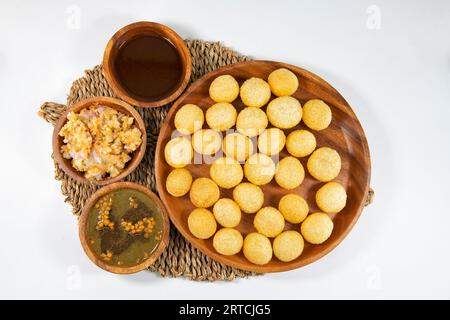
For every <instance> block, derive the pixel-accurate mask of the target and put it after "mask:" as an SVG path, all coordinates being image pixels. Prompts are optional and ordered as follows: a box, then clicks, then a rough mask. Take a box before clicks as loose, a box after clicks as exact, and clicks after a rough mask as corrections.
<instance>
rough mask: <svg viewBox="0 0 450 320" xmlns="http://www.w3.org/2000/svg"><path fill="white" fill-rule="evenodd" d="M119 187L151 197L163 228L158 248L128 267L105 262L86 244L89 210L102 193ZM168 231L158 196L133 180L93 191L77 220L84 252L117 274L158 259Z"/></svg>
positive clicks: (95, 261) (164, 211)
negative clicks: (158, 211)
mask: <svg viewBox="0 0 450 320" xmlns="http://www.w3.org/2000/svg"><path fill="white" fill-rule="evenodd" d="M119 189H133V190H137V191H140V192H142V193H144V194H146V195H147V196H148V197H149V198H150V199H152V200H153V201H154V202H155V203H156V206H157V207H159V209H160V212H161V214H162V218H163V219H162V220H163V230H162V238H161V241H160V243H159V245H158V248H156V250H155V251H153V253H152V254H151V255H150V256H149V257H148V258H147V259H146V260H144V261H142V262H141V263H139V264H137V265H134V266H130V267H119V266H113V265H110V264H108V263H105V262H104V261H103V260H102V259H101V258H100V257H98V256H97V255H96V254H95V253H94V252H93V251H92V250H91V247H90V246H89V244H88V239H87V238H88V236H87V221H88V216H89V212H90V211H91V209H92V207H93V206H94V205H95V204H96V203H97V200H98V199H99V198H101V197H103V196H104V195H106V194H108V193H110V192H112V191H115V190H119ZM169 231H170V222H169V217H168V214H167V211H166V209H165V207H164V205H163V203H162V202H161V200H160V199H159V198H158V196H157V195H156V194H154V193H153V192H152V191H151V190H150V189H148V188H146V187H144V186H142V185H140V184H137V183H133V182H116V183H113V184H110V185H107V186H105V187H103V188H101V189H99V190H97V192H95V193H94V194H93V195H92V196H91V197H90V198H89V199H88V201H87V202H86V204H85V206H84V208H83V212H82V213H81V216H80V219H79V220H78V235H79V238H80V242H81V245H82V247H83V250H84V252H85V253H86V255H87V256H88V257H89V259H90V260H91V261H92V262H94V263H95V264H96V265H97V266H99V267H100V268H102V269H103V270H106V271H109V272H112V273H117V274H130V273H136V272H138V271H141V270H144V269H146V268H148V267H149V266H150V265H152V264H153V262H155V261H156V259H158V257H159V256H160V255H161V253H162V252H163V251H164V249H165V248H166V247H167V245H168V243H169Z"/></svg>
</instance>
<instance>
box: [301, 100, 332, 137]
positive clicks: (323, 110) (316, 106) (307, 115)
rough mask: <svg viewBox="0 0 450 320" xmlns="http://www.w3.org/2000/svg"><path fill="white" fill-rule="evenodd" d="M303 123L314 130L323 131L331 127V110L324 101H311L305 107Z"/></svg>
mask: <svg viewBox="0 0 450 320" xmlns="http://www.w3.org/2000/svg"><path fill="white" fill-rule="evenodd" d="M303 122H304V123H305V124H306V125H307V126H308V128H310V129H313V130H323V129H325V128H327V127H328V126H329V125H330V122H331V109H330V107H329V106H328V105H327V104H326V103H325V102H323V101H322V100H318V99H313V100H309V101H308V102H306V103H305V105H304V106H303Z"/></svg>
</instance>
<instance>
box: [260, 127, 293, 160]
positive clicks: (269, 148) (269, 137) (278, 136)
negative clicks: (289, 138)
mask: <svg viewBox="0 0 450 320" xmlns="http://www.w3.org/2000/svg"><path fill="white" fill-rule="evenodd" d="M285 142H286V136H285V134H284V132H283V131H281V130H280V129H278V128H270V129H267V130H264V131H263V132H262V133H261V134H260V135H259V137H258V150H259V152H261V153H264V154H267V155H268V156H272V155H274V154H277V153H279V152H280V151H281V150H283V148H284V144H285Z"/></svg>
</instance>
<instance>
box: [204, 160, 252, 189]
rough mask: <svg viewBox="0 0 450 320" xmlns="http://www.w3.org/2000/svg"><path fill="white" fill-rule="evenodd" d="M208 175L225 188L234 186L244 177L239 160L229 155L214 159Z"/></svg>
mask: <svg viewBox="0 0 450 320" xmlns="http://www.w3.org/2000/svg"><path fill="white" fill-rule="evenodd" d="M209 175H210V176H211V178H212V179H213V180H214V182H215V183H217V185H218V186H219V187H222V188H225V189H230V188H233V187H235V186H236V185H238V184H239V183H240V182H241V181H242V178H243V177H244V173H243V171H242V167H241V165H240V164H239V162H237V161H236V160H234V159H233V158H229V157H223V158H219V159H216V160H214V162H213V163H212V165H211V167H210V169H209Z"/></svg>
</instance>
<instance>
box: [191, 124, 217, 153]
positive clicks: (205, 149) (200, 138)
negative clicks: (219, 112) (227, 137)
mask: <svg viewBox="0 0 450 320" xmlns="http://www.w3.org/2000/svg"><path fill="white" fill-rule="evenodd" d="M192 146H193V147H194V150H195V151H196V152H198V153H200V154H205V155H212V154H214V153H216V152H217V151H219V150H220V147H221V146H222V137H221V135H220V133H219V132H218V131H216V130H213V129H202V130H199V131H196V132H195V133H194V134H193V135H192Z"/></svg>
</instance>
